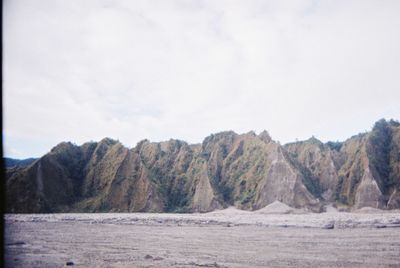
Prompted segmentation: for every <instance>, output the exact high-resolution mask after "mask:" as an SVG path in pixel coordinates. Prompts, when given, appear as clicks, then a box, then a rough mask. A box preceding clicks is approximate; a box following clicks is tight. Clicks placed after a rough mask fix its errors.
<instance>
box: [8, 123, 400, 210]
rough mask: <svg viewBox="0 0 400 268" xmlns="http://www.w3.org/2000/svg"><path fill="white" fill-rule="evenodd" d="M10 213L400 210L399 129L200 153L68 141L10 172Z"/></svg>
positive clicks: (229, 137) (222, 139)
mask: <svg viewBox="0 0 400 268" xmlns="http://www.w3.org/2000/svg"><path fill="white" fill-rule="evenodd" d="M6 183H7V195H6V200H7V211H8V212H30V213H36V212H136V211H143V212H145V211H149V212H150V211H151V212H206V211H211V210H214V209H217V208H225V207H229V206H235V207H237V208H240V209H245V210H256V209H260V208H262V207H265V206H267V205H269V204H272V203H273V202H275V201H279V202H282V203H284V204H286V205H288V206H291V207H294V208H304V209H308V210H311V211H316V212H318V211H321V208H322V206H323V205H325V204H328V203H329V204H332V203H333V204H335V205H338V206H340V207H342V208H347V209H357V208H362V207H373V208H382V209H393V208H400V124H399V123H398V122H397V121H393V120H391V121H386V120H383V119H382V120H380V121H378V122H377V123H375V125H374V127H373V129H372V131H370V132H368V133H364V134H360V135H356V136H353V137H351V138H349V139H348V140H346V141H344V142H335V143H332V142H328V143H322V142H321V141H319V140H318V139H316V138H314V137H313V138H310V139H309V140H306V141H300V142H294V143H290V144H286V145H280V144H279V143H278V142H275V141H274V140H272V138H271V137H270V136H269V134H268V133H267V132H266V131H263V132H261V133H260V134H259V135H256V134H255V133H254V132H249V133H246V134H236V133H235V132H233V131H226V132H220V133H217V134H212V135H210V136H208V137H206V138H205V139H204V141H203V142H202V144H192V145H191V144H188V143H186V142H184V141H180V140H169V141H165V142H150V141H148V140H143V141H141V142H139V143H138V144H137V145H136V147H134V148H131V149H129V148H126V147H124V146H123V145H122V144H121V143H120V142H118V141H116V140H112V139H110V138H105V139H103V140H101V141H100V142H89V143H85V144H83V145H81V146H77V145H74V144H72V143H70V142H62V143H60V144H58V145H57V146H56V147H54V148H53V149H52V150H51V151H50V152H49V153H48V154H46V155H44V156H43V157H41V158H40V159H39V160H37V161H36V162H34V163H32V164H31V165H29V166H25V167H19V168H13V169H8V170H7V182H6Z"/></svg>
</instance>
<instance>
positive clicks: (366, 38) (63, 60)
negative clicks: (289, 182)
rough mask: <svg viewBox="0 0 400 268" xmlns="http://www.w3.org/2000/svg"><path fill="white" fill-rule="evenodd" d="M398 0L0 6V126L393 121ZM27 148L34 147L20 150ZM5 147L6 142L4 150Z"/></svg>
mask: <svg viewBox="0 0 400 268" xmlns="http://www.w3.org/2000/svg"><path fill="white" fill-rule="evenodd" d="M399 11H400V3H399V2H398V1H384V2H383V1H312V0H302V1H211V0H210V1H178V0H176V1H127V0H126V1H122V0H121V1H83V2H82V1H77V0H74V1H50V0H40V1H34V2H32V1H27V0H13V1H7V2H5V4H4V28H3V29H4V65H3V66H4V107H5V108H4V120H5V126H4V130H3V132H4V134H5V136H6V137H8V138H7V139H6V140H7V142H8V143H9V144H6V145H7V146H10V147H12V148H14V147H17V146H16V145H18V144H15V142H17V141H21V140H25V141H28V140H29V141H32V142H35V143H36V144H35V146H36V147H35V148H37V147H38V144H42V147H41V148H42V151H40V150H39V149H35V150H33V149H32V150H31V149H30V148H29V145H27V147H28V148H26V149H24V152H26V155H25V156H31V155H33V154H36V155H33V156H38V155H39V154H42V153H45V152H46V151H48V150H49V148H48V146H49V145H48V144H49V143H50V144H55V143H57V142H59V141H62V140H72V141H74V142H77V143H83V142H85V141H88V140H98V139H101V138H102V137H105V136H110V137H114V138H119V139H120V140H121V141H122V142H123V143H124V144H126V145H128V146H134V145H135V144H136V142H137V141H139V140H141V139H143V138H149V139H151V140H156V141H158V140H164V139H168V138H171V137H173V138H180V139H184V140H187V141H189V142H201V140H202V138H204V137H205V136H206V135H208V134H210V133H212V132H218V131H222V130H229V129H232V130H235V131H237V132H247V131H249V130H256V131H261V130H262V129H268V130H269V131H270V132H271V134H272V135H273V137H274V138H275V139H278V140H280V141H281V142H287V141H293V140H294V139H296V138H299V139H305V138H308V137H309V136H311V135H315V136H317V137H319V138H321V139H322V140H325V141H326V140H337V139H339V140H342V139H345V138H347V137H348V136H350V135H352V134H356V133H357V132H361V131H364V130H366V129H369V128H370V127H371V125H372V124H373V122H374V121H375V120H377V119H380V118H382V117H387V118H391V117H393V118H397V119H400V105H398V102H399V100H400V90H399V86H400V52H399V50H398V47H400V33H399V31H398V29H399V26H400V17H399V16H398V14H399ZM32 148H33V147H32ZM10 154H11V155H13V153H12V152H10Z"/></svg>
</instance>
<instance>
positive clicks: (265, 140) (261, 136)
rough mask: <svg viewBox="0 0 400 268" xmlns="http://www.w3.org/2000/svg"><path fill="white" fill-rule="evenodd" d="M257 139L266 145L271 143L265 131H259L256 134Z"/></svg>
mask: <svg viewBox="0 0 400 268" xmlns="http://www.w3.org/2000/svg"><path fill="white" fill-rule="evenodd" d="M258 138H260V140H262V141H264V142H266V143H269V142H271V141H272V138H271V136H270V135H269V133H268V131H266V130H263V131H261V133H260V134H258Z"/></svg>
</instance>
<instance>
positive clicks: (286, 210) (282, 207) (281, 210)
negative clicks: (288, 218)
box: [254, 201, 300, 214]
mask: <svg viewBox="0 0 400 268" xmlns="http://www.w3.org/2000/svg"><path fill="white" fill-rule="evenodd" d="M254 212H255V213H260V214H292V213H296V212H300V211H299V210H298V209H295V208H292V207H289V206H288V205H286V204H284V203H282V202H280V201H274V202H273V203H271V204H269V205H267V206H265V207H263V208H261V209H259V210H256V211H254Z"/></svg>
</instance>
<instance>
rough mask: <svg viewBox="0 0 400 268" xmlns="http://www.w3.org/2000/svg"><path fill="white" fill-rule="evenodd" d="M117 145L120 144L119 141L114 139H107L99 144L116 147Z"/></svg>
mask: <svg viewBox="0 0 400 268" xmlns="http://www.w3.org/2000/svg"><path fill="white" fill-rule="evenodd" d="M117 143H119V141H118V140H114V139H111V138H109V137H105V138H103V139H102V140H101V141H100V142H99V144H107V145H114V144H117Z"/></svg>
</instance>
